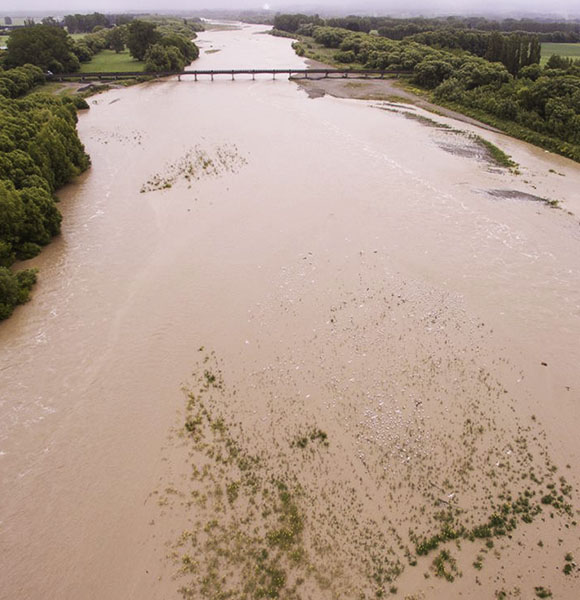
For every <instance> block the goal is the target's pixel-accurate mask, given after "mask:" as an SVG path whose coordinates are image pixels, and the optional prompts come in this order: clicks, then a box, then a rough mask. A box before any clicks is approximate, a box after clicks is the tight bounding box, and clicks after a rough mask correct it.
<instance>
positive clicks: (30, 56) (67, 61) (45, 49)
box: [4, 25, 80, 73]
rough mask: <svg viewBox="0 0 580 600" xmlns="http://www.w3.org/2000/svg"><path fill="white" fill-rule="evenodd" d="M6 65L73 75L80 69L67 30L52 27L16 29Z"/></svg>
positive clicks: (10, 42) (10, 38) (11, 37)
mask: <svg viewBox="0 0 580 600" xmlns="http://www.w3.org/2000/svg"><path fill="white" fill-rule="evenodd" d="M4 62H5V64H6V66H8V67H19V66H21V65H25V64H32V65H37V66H39V67H40V68H41V69H43V70H45V71H46V70H50V71H52V72H54V73H62V72H74V71H78V70H79V68H80V64H79V61H78V59H77V57H76V56H75V55H74V54H73V52H72V39H71V38H70V37H69V36H68V34H67V33H66V31H64V30H63V29H61V28H60V27H54V26H52V25H33V26H31V27H22V28H20V29H16V30H14V31H13V32H12V33H11V34H10V37H9V38H8V42H7V50H6V58H5V59H4Z"/></svg>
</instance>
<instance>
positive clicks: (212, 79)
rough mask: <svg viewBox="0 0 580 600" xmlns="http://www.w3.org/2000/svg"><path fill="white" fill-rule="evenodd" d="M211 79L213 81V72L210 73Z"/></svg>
mask: <svg viewBox="0 0 580 600" xmlns="http://www.w3.org/2000/svg"><path fill="white" fill-rule="evenodd" d="M211 80H212V81H213V73H211Z"/></svg>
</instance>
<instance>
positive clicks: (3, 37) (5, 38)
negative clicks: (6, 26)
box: [0, 35, 8, 46]
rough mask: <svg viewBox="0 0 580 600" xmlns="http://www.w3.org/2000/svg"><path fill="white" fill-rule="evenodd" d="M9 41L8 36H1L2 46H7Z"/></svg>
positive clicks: (0, 42) (0, 43) (0, 44)
mask: <svg viewBox="0 0 580 600" xmlns="http://www.w3.org/2000/svg"><path fill="white" fill-rule="evenodd" d="M7 41H8V36H7V35H0V46H6V42H7Z"/></svg>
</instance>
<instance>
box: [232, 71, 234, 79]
mask: <svg viewBox="0 0 580 600" xmlns="http://www.w3.org/2000/svg"><path fill="white" fill-rule="evenodd" d="M232 81H234V72H233V71H232Z"/></svg>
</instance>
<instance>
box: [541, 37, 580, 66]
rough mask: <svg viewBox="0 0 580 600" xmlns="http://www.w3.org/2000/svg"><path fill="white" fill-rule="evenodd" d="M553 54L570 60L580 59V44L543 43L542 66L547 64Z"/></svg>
mask: <svg viewBox="0 0 580 600" xmlns="http://www.w3.org/2000/svg"><path fill="white" fill-rule="evenodd" d="M552 54H559V55H560V56H566V57H568V58H580V44H554V43H551V42H546V43H543V44H542V58H541V60H540V64H541V65H544V64H546V62H547V61H548V59H549V58H550V56H552Z"/></svg>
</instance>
